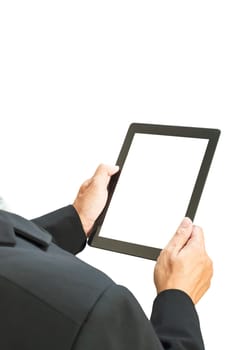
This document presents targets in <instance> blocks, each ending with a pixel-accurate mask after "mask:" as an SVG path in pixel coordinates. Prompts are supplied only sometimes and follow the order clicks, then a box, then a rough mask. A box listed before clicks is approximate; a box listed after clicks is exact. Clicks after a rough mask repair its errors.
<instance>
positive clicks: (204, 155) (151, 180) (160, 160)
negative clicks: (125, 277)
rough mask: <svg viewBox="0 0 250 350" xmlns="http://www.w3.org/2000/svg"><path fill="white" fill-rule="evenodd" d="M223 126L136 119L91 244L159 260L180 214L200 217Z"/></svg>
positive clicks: (122, 149)
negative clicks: (200, 204)
mask: <svg viewBox="0 0 250 350" xmlns="http://www.w3.org/2000/svg"><path fill="white" fill-rule="evenodd" d="M219 136H220V130H218V129H209V128H195V127H184V126H168V125H156V124H140V123H133V124H131V125H130V126H129V129H128V131H127V134H126V137H125V140H124V142H123V145H122V148H121V150H120V154H119V156H118V159H117V162H116V164H117V165H119V167H120V170H119V172H118V173H117V174H115V175H113V176H112V178H111V181H110V184H109V188H108V193H109V195H108V201H107V204H106V206H105V208H104V210H103V212H102V213H101V215H100V216H99V218H98V219H97V220H96V223H95V226H94V228H93V230H92V233H91V236H90V239H89V241H88V242H89V244H90V245H91V246H94V247H97V248H102V249H107V250H111V251H115V252H119V253H124V254H130V255H134V256H138V257H143V258H147V259H152V260H156V259H157V257H158V255H159V253H160V251H161V249H162V248H163V247H164V246H165V244H166V242H167V241H168V239H169V238H170V237H171V236H172V234H173V233H174V232H175V230H176V227H177V225H178V223H179V221H180V219H181V218H182V217H184V216H188V217H189V218H190V219H192V220H193V219H194V216H195V213H196V211H197V208H198V204H199V200H200V197H201V194H202V191H203V188H204V185H205V182H206V178H207V175H208V172H209V168H210V165H211V162H212V159H213V156H214V152H215V149H216V146H217V142H218V139H219Z"/></svg>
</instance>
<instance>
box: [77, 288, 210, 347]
mask: <svg viewBox="0 0 250 350" xmlns="http://www.w3.org/2000/svg"><path fill="white" fill-rule="evenodd" d="M170 294H173V293H170ZM185 298H186V296H185V295H181V292H180V293H178V292H177V294H176V299H175V304H174V305H172V306H171V308H170V309H168V305H169V303H170V304H171V303H172V301H173V298H171V296H170V300H169V301H168V300H167V296H165V297H164V300H163V299H162V298H160V299H161V300H160V299H159V300H156V302H155V304H154V310H153V322H154V323H151V322H150V321H149V320H148V318H147V317H146V315H145V313H144V311H143V310H142V308H141V307H140V305H139V303H138V302H137V300H136V299H135V297H134V296H133V295H132V294H131V293H130V292H129V291H128V290H127V289H126V288H124V287H121V286H117V285H115V286H112V287H110V288H109V289H108V290H106V291H105V293H104V294H103V295H102V297H101V298H99V300H98V301H97V303H96V305H95V306H94V308H93V310H92V311H91V313H90V315H89V316H88V319H87V321H85V322H84V323H83V325H82V328H81V329H80V331H79V334H78V337H77V339H76V341H75V343H74V346H73V348H72V350H84V349H102V350H117V349H119V350H127V349H129V350H203V349H204V348H203V345H202V340H201V335H200V333H199V332H197V333H196V331H193V330H189V328H192V327H194V329H198V328H199V325H198V324H197V322H198V320H197V317H196V315H195V313H194V311H193V307H192V306H190V305H189V304H190V300H188V301H187V300H185ZM182 299H184V302H182ZM178 302H180V303H182V304H185V303H187V304H188V306H187V307H186V308H185V309H184V311H182V310H181V306H180V307H179V306H178V305H177V304H178ZM176 303H177V304H176ZM158 307H163V308H164V311H163V310H158ZM158 313H159V314H158ZM164 314H167V315H168V316H164ZM183 317H184V319H185V320H186V321H187V320H189V321H190V322H191V325H188V324H186V322H183V321H182V318H183ZM172 319H173V321H171V320H172ZM177 320H178V322H177Z"/></svg>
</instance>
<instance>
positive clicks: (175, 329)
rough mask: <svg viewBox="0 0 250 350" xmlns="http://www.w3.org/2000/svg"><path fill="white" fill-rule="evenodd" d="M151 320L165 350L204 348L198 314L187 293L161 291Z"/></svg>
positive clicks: (201, 349)
mask: <svg viewBox="0 0 250 350" xmlns="http://www.w3.org/2000/svg"><path fill="white" fill-rule="evenodd" d="M151 322H152V325H153V327H154V329H155V331H156V333H157V335H158V337H159V339H160V341H161V343H162V345H163V348H164V349H165V350H177V349H178V350H204V343H203V339H202V334H201V330H200V323H199V319H198V315H197V312H196V310H195V307H194V304H193V302H192V300H191V299H190V298H189V296H188V295H187V294H186V293H184V292H182V291H179V290H166V291H163V292H161V293H160V294H159V295H158V296H157V298H156V299H155V301H154V304H153V310H152V315H151Z"/></svg>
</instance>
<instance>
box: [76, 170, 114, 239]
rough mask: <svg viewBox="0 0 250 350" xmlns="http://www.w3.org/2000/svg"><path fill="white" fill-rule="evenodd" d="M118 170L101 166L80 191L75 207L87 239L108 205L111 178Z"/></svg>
mask: <svg viewBox="0 0 250 350" xmlns="http://www.w3.org/2000/svg"><path fill="white" fill-rule="evenodd" d="M118 170H119V167H118V166H117V165H114V166H111V165H106V164H100V165H99V166H98V167H97V169H96V171H95V173H94V175H93V176H92V177H91V178H90V179H88V180H86V181H85V182H84V183H83V184H82V185H81V187H80V189H79V191H78V194H77V196H76V198H75V200H74V202H73V206H74V208H75V209H76V211H77V212H78V215H79V217H80V220H81V222H82V226H83V229H84V232H85V234H86V236H87V237H88V235H89V234H90V231H91V229H92V227H93V225H94V223H95V220H96V219H97V217H98V216H99V215H100V214H101V212H102V210H103V208H104V206H105V204H106V201H107V198H108V190H107V187H108V184H109V181H110V178H111V176H112V175H114V174H115V173H117V171H118Z"/></svg>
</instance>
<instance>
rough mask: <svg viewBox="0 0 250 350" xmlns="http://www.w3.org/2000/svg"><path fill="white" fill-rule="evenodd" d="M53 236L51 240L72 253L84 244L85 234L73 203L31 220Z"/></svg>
mask: <svg viewBox="0 0 250 350" xmlns="http://www.w3.org/2000/svg"><path fill="white" fill-rule="evenodd" d="M32 221H33V222H34V223H36V224H37V225H38V226H41V227H43V228H44V229H45V230H47V231H48V232H49V233H50V234H51V235H52V237H53V241H54V242H55V243H56V244H57V245H58V246H60V247H61V248H63V249H65V250H67V251H68V252H70V253H72V254H78V253H79V252H80V251H82V250H83V248H84V247H85V245H86V235H85V233H84V231H83V227H82V223H81V220H80V218H79V216H78V213H77V211H76V210H75V208H74V207H73V205H68V206H65V207H63V208H61V209H58V210H55V211H53V212H51V213H49V214H46V215H43V216H40V217H38V218H36V219H33V220H32Z"/></svg>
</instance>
